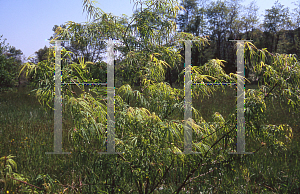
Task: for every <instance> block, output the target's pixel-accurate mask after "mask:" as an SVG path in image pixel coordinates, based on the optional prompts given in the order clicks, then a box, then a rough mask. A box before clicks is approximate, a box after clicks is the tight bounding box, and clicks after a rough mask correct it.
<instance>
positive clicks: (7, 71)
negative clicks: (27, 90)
mask: <svg viewBox="0 0 300 194" xmlns="http://www.w3.org/2000/svg"><path fill="white" fill-rule="evenodd" d="M2 37H3V35H1V36H0V40H1V39H2ZM5 41H6V39H4V41H1V42H0V86H1V88H3V87H13V86H14V85H17V82H18V72H19V70H20V65H21V63H22V59H21V56H22V54H23V53H22V51H21V50H19V49H16V48H15V47H14V46H9V44H5Z"/></svg>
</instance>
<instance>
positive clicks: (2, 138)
mask: <svg viewBox="0 0 300 194" xmlns="http://www.w3.org/2000/svg"><path fill="white" fill-rule="evenodd" d="M251 87H253V86H249V85H248V86H247V85H246V89H249V88H251ZM135 88H137V87H135ZM26 91H27V90H26V88H21V89H20V90H18V91H14V92H13V91H11V92H9V93H3V92H2V93H0V107H1V108H0V131H2V132H1V133H0V150H1V155H0V156H4V155H6V156H7V155H9V154H12V155H14V156H16V158H15V161H16V162H17V164H18V172H19V173H21V174H24V175H26V176H28V177H29V180H30V183H33V184H35V185H37V182H35V179H36V177H37V175H38V174H49V175H50V176H51V177H52V178H53V179H57V180H59V181H60V182H61V183H62V184H63V185H67V184H69V185H71V184H72V183H76V184H77V183H78V182H79V178H78V176H75V175H76V173H75V175H74V171H73V170H75V172H76V171H80V170H81V169H80V168H78V166H77V165H76V164H75V162H74V161H77V160H78V159H80V160H83V159H84V158H86V157H87V156H84V155H82V156H80V157H79V156H74V155H73V154H72V155H46V154H45V152H52V151H53V147H52V146H53V139H54V138H53V136H54V135H53V134H54V132H53V131H54V125H53V115H54V113H53V111H45V110H44V109H43V108H42V107H41V105H40V104H39V103H38V102H37V99H36V98H35V97H34V96H28V95H25V92H26ZM235 96H236V91H235V89H234V88H228V89H227V90H226V94H225V93H223V92H222V91H221V90H218V91H217V92H216V93H215V95H212V96H211V97H210V98H207V97H203V98H197V99H196V98H195V99H193V106H194V107H195V108H196V109H198V110H199V111H200V112H201V114H202V116H203V118H204V119H206V120H207V121H211V119H212V118H211V115H212V113H214V112H219V113H221V114H222V115H223V116H224V117H225V118H227V117H228V115H229V114H230V113H232V108H233V107H235ZM272 105H274V107H273V106H272ZM66 115H67V114H64V118H63V151H72V149H73V148H72V145H71V144H70V143H69V141H68V134H67V130H69V129H72V128H73V125H72V122H71V120H70V118H67V116H66ZM266 115H267V118H266V122H267V123H271V124H283V123H287V124H289V125H290V126H291V127H292V128H293V131H294V133H295V138H294V140H293V142H292V144H291V147H290V148H289V149H288V150H286V151H284V152H278V153H276V152H272V151H270V149H269V148H268V147H267V146H266V147H264V148H263V150H262V151H261V152H259V153H258V154H256V155H255V156H250V157H247V158H249V159H248V160H245V161H244V162H242V163H240V165H236V166H234V167H233V169H232V172H228V171H226V172H222V173H220V175H218V174H216V175H214V177H216V181H215V183H214V184H215V185H219V188H214V189H213V192H215V193H222V192H225V191H222V187H223V186H226V187H228V188H232V191H234V190H235V191H239V190H247V191H249V193H260V192H267V191H268V192H270V193H296V189H297V188H299V187H300V183H299V181H300V167H299V166H300V165H299V162H298V163H297V161H299V148H300V146H299V144H298V141H299V133H300V129H299V125H300V124H299V121H300V115H295V114H293V113H292V112H289V111H288V110H287V109H286V108H284V107H280V105H279V102H276V101H275V102H273V103H272V102H271V101H268V102H267V114H266ZM177 116H178V115H177ZM182 119H183V117H182ZM259 143H260V142H255V141H253V142H252V145H251V146H254V147H255V146H257V144H259ZM246 149H249V147H247V148H246ZM246 151H249V150H246ZM76 157H77V158H76ZM233 157H236V156H233ZM91 161H92V159H91ZM83 173H84V172H83ZM207 181H208V182H209V183H210V184H213V182H212V180H206V183H207ZM201 184H204V183H201ZM204 185H205V184H204ZM40 186H41V185H40ZM241 186H243V188H242V187H241ZM56 187H57V188H56V189H57V190H60V191H61V190H62V186H61V185H58V184H56ZM0 190H1V188H0ZM250 191H251V192H250Z"/></svg>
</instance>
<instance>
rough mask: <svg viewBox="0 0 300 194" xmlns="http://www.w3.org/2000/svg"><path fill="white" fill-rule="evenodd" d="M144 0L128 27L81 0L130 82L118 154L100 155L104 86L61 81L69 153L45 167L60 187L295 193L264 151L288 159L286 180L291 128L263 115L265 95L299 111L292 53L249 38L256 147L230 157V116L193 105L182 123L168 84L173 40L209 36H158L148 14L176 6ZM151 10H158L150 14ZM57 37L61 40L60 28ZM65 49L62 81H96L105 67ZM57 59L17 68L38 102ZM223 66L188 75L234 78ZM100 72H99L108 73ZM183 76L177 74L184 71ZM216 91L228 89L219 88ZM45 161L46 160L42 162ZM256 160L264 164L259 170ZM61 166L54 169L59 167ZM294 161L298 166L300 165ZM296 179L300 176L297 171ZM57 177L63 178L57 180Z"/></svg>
mask: <svg viewBox="0 0 300 194" xmlns="http://www.w3.org/2000/svg"><path fill="white" fill-rule="evenodd" d="M144 3H145V4H146V5H148V7H147V8H145V9H144V10H141V11H140V12H136V14H135V15H134V17H133V18H132V22H133V24H132V25H131V23H127V24H126V25H124V24H122V22H123V23H125V20H122V21H118V22H116V20H114V19H115V18H114V17H113V16H111V15H107V14H102V13H100V12H97V9H95V7H94V6H93V4H92V3H91V2H90V1H87V0H84V7H85V10H87V11H89V13H90V14H91V15H92V16H95V18H94V19H95V22H96V21H99V23H100V24H99V26H100V28H101V29H103V30H104V36H106V37H105V38H108V37H109V36H111V37H113V38H120V39H121V41H122V42H123V43H124V45H125V46H124V47H119V48H120V49H121V50H122V52H123V54H124V57H125V58H124V59H123V60H122V61H120V65H119V67H118V72H120V73H124V72H125V73H124V75H123V81H128V82H129V83H127V84H122V86H121V87H119V88H116V94H115V97H114V98H115V112H114V113H115V137H116V138H115V146H116V151H117V152H121V153H118V154H116V155H100V156H99V154H98V152H103V151H104V152H105V139H106V137H105V130H106V127H107V126H106V123H107V117H106V115H107V114H106V113H107V106H106V103H107V100H106V99H105V95H106V93H107V91H106V89H102V88H101V87H99V88H98V89H91V90H90V91H85V92H83V93H82V94H80V95H79V96H76V95H74V94H73V93H74V92H73V89H72V88H71V86H62V97H63V108H64V109H63V111H64V112H67V113H68V114H69V115H68V116H69V117H70V121H71V124H70V125H68V127H67V129H68V133H67V134H66V133H65V135H64V142H65V143H66V144H67V146H66V147H67V148H68V149H69V150H70V152H72V154H71V155H69V156H67V157H66V160H65V161H63V160H62V159H61V158H59V157H56V156H55V157H56V158H54V156H51V157H49V158H48V159H49V160H51V162H52V163H49V166H47V169H51V171H52V172H53V173H54V174H56V175H57V176H59V177H60V178H61V182H64V184H65V185H63V186H64V191H66V190H71V191H72V192H73V191H74V192H80V193H97V192H103V193H104V192H106V193H154V192H157V190H158V189H159V188H160V187H162V188H163V191H164V192H166V193H180V192H187V190H188V191H189V192H195V193H200V192H212V193H221V192H238V191H241V190H242V191H245V192H246V191H249V190H252V191H259V192H261V191H267V189H266V186H264V185H258V186H257V183H258V182H260V183H262V184H265V185H270V186H268V187H270V188H272V190H275V189H276V191H278V192H281V193H282V192H283V193H284V192H290V191H291V187H293V189H295V188H296V187H297V184H298V183H299V181H298V180H297V179H296V178H290V179H292V180H293V181H294V182H292V183H291V181H287V180H286V179H285V180H280V178H283V176H280V177H279V178H278V174H280V173H282V172H280V170H281V168H279V167H276V168H275V167H274V166H271V162H270V160H269V158H268V157H265V156H266V154H267V153H268V152H271V154H274V155H275V154H276V155H275V156H276V157H275V159H276V160H277V161H275V162H276V164H284V165H285V166H284V167H283V170H284V172H283V173H285V174H289V176H291V175H292V172H287V169H288V167H287V164H286V163H287V162H286V160H287V157H285V158H284V157H282V156H280V155H282V153H283V151H286V154H287V155H288V156H293V157H294V158H296V159H295V161H293V162H294V164H297V160H298V156H297V155H296V154H295V150H296V149H295V148H297V147H295V148H293V149H294V150H292V151H290V150H288V149H287V148H288V147H292V145H291V144H290V142H291V140H292V138H293V133H294V131H293V129H291V127H290V126H289V125H286V124H284V123H281V124H276V125H274V124H270V123H267V121H266V119H265V115H264V114H265V112H267V111H268V109H269V108H270V107H268V106H267V102H266V101H267V100H268V97H274V98H275V97H277V98H280V99H281V100H283V103H284V104H285V105H288V106H289V107H288V108H291V109H292V110H293V111H294V112H296V113H298V110H299V109H297V107H299V102H300V101H299V82H298V81H297V80H299V75H300V74H299V63H298V62H297V59H296V58H295V56H294V55H279V54H278V55H274V54H272V53H269V52H268V51H267V50H266V49H262V50H259V49H257V48H256V47H255V46H254V45H253V44H250V43H248V42H247V43H245V44H246V48H245V50H244V51H246V52H245V53H246V54H247V56H249V57H248V58H250V60H251V62H253V63H254V70H255V72H256V74H257V76H258V77H259V80H260V82H259V85H261V84H263V85H262V86H261V87H259V88H258V89H254V90H248V91H247V92H246V94H245V97H246V99H245V109H246V112H245V116H246V123H245V125H246V131H247V133H246V135H248V136H249V134H250V132H251V135H252V136H251V137H252V140H253V141H251V144H249V145H250V146H249V147H247V149H249V150H246V151H253V152H255V153H254V154H253V155H246V156H244V155H237V156H233V155H229V154H228V152H230V151H232V150H233V149H235V147H234V146H233V145H234V144H235V142H236V141H237V140H236V135H235V134H234V133H233V131H235V128H236V116H235V114H234V113H231V114H230V115H229V116H228V117H227V118H225V117H224V116H223V115H221V114H220V113H219V112H215V113H213V115H212V119H213V120H212V121H211V122H208V121H206V120H204V119H203V117H202V116H201V114H207V113H206V112H204V111H203V110H201V109H199V108H198V109H197V108H196V107H195V106H194V105H192V113H193V114H192V115H193V117H192V118H190V119H189V120H187V121H184V120H182V119H183V115H184V104H185V101H184V90H182V89H176V88H172V87H170V85H169V84H168V83H166V82H164V78H165V72H166V69H167V68H170V67H175V68H176V66H177V68H178V70H179V65H176V64H178V63H180V62H181V57H180V54H179V53H180V49H178V48H176V46H178V45H180V44H182V43H178V42H179V40H199V41H198V42H197V43H195V45H196V46H197V48H199V47H200V45H205V44H206V43H207V39H206V38H205V37H196V36H194V35H192V34H190V33H184V32H181V33H177V34H176V35H174V37H172V38H173V39H174V42H177V43H174V44H173V45H172V44H168V43H166V40H167V38H165V37H163V36H162V34H163V32H164V30H163V28H161V29H157V28H156V27H157V26H155V25H153V22H154V21H153V20H152V19H153V18H157V17H159V15H160V14H161V15H160V16H168V17H174V16H175V14H176V12H177V10H178V9H179V7H178V6H177V5H176V4H172V3H174V2H173V1H164V2H158V1H146V2H144ZM155 10H157V13H159V14H158V15H157V14H155ZM147 19H148V21H147ZM165 20H166V23H164V24H165V27H166V32H167V34H170V32H172V30H173V28H172V27H174V26H172V22H171V21H168V19H163V17H161V18H157V22H158V23H159V22H162V23H163V21H165ZM122 25H123V26H122ZM123 30H124V31H123ZM127 30H129V32H128V33H129V35H128V36H127V35H126V33H127ZM134 30H136V31H137V32H138V34H137V37H135V36H133V34H130V32H132V31H134ZM64 32H66V31H64ZM121 32H123V33H124V34H122V33H121ZM60 35H61V37H62V36H63V32H61V34H60ZM58 36H59V34H58ZM138 38H141V40H139V39H138ZM151 39H154V40H153V41H151ZM168 40H169V39H168ZM135 44H138V45H140V48H139V49H135V48H134V45H135ZM69 54H71V53H70V52H68V51H66V50H65V49H63V50H62V58H63V62H62V80H63V82H68V83H70V82H73V83H74V82H77V83H80V82H89V81H91V79H92V78H95V77H93V76H94V75H95V71H94V70H95V68H97V65H100V66H101V67H103V64H104V63H102V64H101V63H100V64H94V63H92V62H87V61H86V60H85V59H84V58H80V60H79V61H78V62H76V61H75V62H72V63H67V62H66V59H67V57H68V56H69ZM54 58H55V53H54V52H53V55H51V57H49V59H48V60H47V61H42V62H39V63H38V64H32V63H27V64H25V66H24V68H23V69H22V71H26V73H27V75H31V76H33V77H34V80H35V81H34V83H35V86H37V89H35V90H34V91H35V94H36V95H37V97H38V100H39V101H40V102H41V103H42V104H44V105H45V104H47V105H48V106H50V102H53V98H54V93H53V88H54V80H53V75H54ZM224 63H225V61H224V60H220V59H211V60H209V61H208V62H207V63H205V64H204V65H203V66H201V67H197V66H193V67H192V69H191V70H192V81H193V82H198V83H199V82H200V83H203V82H212V81H216V82H236V80H237V75H236V74H226V73H225V71H224V70H223V68H222V67H223V66H224ZM101 72H102V73H103V75H104V70H103V71H102V70H101ZM184 72H185V71H184V70H183V71H182V72H181V75H183V73H184ZM117 75H118V74H117ZM97 78H99V79H95V80H98V81H99V80H100V79H102V78H103V77H102V75H101V77H97ZM261 80H264V82H262V81H261ZM179 82H181V83H182V77H179ZM134 83H137V84H139V85H140V88H138V89H133V86H132V85H133V84H134ZM221 88H222V89H224V86H222V87H221ZM81 89H82V90H83V88H81ZM214 91H215V88H214V87H211V86H207V85H197V86H195V87H194V86H193V90H192V92H193V96H196V97H200V96H202V97H204V96H209V95H210V94H211V93H213V92H214ZM92 92H94V93H96V96H93V95H92ZM51 108H52V107H51ZM234 108H235V107H234ZM185 123H188V124H189V125H190V126H191V127H192V137H193V142H192V151H195V152H198V153H199V154H195V155H194V154H186V153H184V152H183V151H184V131H185V130H184V125H185ZM51 132H52V131H51ZM47 134H50V132H48V133H47ZM45 136H46V135H45ZM49 139H50V138H49ZM32 142H33V141H32ZM48 143H49V141H48ZM49 144H51V143H49ZM0 145H1V144H0ZM265 145H267V146H265ZM47 146H48V144H47ZM64 146H65V145H64ZM263 147H264V148H263ZM266 147H268V148H270V149H266ZM44 149H45V148H41V149H39V150H38V151H39V152H40V153H39V154H44V151H45V150H44ZM47 149H49V147H48V148H47ZM26 151H28V152H29V149H28V148H26ZM30 152H34V150H33V149H32V150H31V151H30ZM36 154H37V153H36ZM268 156H270V155H268ZM39 159H41V158H39ZM275 159H274V160H275ZM43 160H44V162H49V161H47V160H46V159H44V158H43ZM38 161H39V162H40V160H38ZM261 163H263V164H266V166H262V165H261ZM57 164H58V166H55V165H57ZM70 164H71V166H70ZM295 167H296V168H297V169H296V170H297V171H299V168H298V166H297V165H296V166H295ZM54 168H55V169H54ZM272 168H275V169H272ZM62 169H63V170H62ZM74 171H76V174H75V173H74ZM235 171H237V172H235ZM38 174H40V173H38ZM294 176H296V177H299V174H297V175H294ZM34 177H36V176H34ZM62 177H64V178H65V177H67V178H65V180H63V178H62ZM233 177H234V178H233ZM291 177H293V176H291ZM42 178H43V179H44V178H45V180H44V183H46V182H51V181H52V180H50V178H49V177H47V176H43V177H41V176H38V177H37V178H36V181H37V184H39V185H41V184H42ZM46 179H48V180H47V181H46ZM297 181H298V182H297ZM75 182H76V183H75ZM199 182H200V184H199ZM52 184H53V181H52ZM71 185H72V186H71ZM237 185H238V186H237ZM46 186H49V185H48V184H46ZM46 186H45V189H46ZM57 190H59V189H58V188H57ZM59 191H62V189H61V190H59Z"/></svg>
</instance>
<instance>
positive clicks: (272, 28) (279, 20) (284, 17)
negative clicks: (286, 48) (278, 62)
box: [262, 0, 292, 52]
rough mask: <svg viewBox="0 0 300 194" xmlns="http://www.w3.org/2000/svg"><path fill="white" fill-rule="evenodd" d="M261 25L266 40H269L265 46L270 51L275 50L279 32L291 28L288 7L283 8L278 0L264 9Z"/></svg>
mask: <svg viewBox="0 0 300 194" xmlns="http://www.w3.org/2000/svg"><path fill="white" fill-rule="evenodd" d="M264 17H265V18H264V21H263V24H262V26H263V27H264V30H265V34H266V41H268V40H271V42H272V43H271V45H269V46H268V47H267V48H268V50H269V51H270V52H277V45H278V40H279V34H280V33H282V30H283V29H291V28H292V22H291V19H290V16H289V8H288V7H287V8H284V5H281V4H280V3H279V2H278V0H277V1H276V2H275V4H274V6H272V8H271V9H266V14H265V16H264Z"/></svg>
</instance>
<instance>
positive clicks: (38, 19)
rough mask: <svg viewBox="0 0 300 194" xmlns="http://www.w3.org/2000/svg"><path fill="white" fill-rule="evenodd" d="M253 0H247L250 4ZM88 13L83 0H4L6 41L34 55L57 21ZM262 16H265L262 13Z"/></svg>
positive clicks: (124, 2) (112, 5) (108, 0)
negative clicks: (84, 8)
mask: <svg viewBox="0 0 300 194" xmlns="http://www.w3.org/2000/svg"><path fill="white" fill-rule="evenodd" d="M294 1H296V0H280V1H279V2H280V3H281V4H283V5H285V6H286V7H289V8H290V11H292V9H293V8H294V7H295V6H294V5H293V4H292V2H294ZM98 2H99V3H98V4H97V6H98V7H100V8H101V9H102V10H103V11H105V12H107V13H112V14H113V15H116V16H121V15H122V14H126V15H127V16H131V15H132V9H133V6H134V3H133V1H132V0H131V1H130V0H98ZM250 2H251V1H250V0H245V1H244V2H243V3H242V4H243V5H247V4H249V3H250ZM274 3H275V0H264V1H260V0H257V3H256V5H257V6H258V7H259V8H260V10H259V14H264V13H265V9H270V8H271V7H272V6H273V5H274ZM86 16H87V14H86V12H84V13H83V7H82V0H0V18H1V19H0V35H3V37H2V40H3V39H4V38H6V39H7V40H6V43H9V45H11V46H14V47H16V48H17V49H20V50H22V52H23V53H24V55H25V57H26V58H27V57H29V56H30V55H34V52H35V51H37V50H39V49H40V48H43V47H44V46H45V45H46V46H47V47H49V43H48V41H45V39H48V38H50V36H52V35H53V31H52V28H53V26H54V25H60V24H64V23H65V22H68V21H74V22H86V21H87V18H86ZM261 18H262V16H261Z"/></svg>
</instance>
